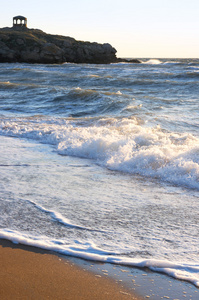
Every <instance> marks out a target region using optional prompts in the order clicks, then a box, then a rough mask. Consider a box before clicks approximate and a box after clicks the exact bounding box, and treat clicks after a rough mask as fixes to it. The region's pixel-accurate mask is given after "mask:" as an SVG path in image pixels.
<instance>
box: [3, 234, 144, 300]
mask: <svg viewBox="0 0 199 300" xmlns="http://www.w3.org/2000/svg"><path fill="white" fill-rule="evenodd" d="M0 264H1V268H0V298H1V299H2V300H4V299H10V300H11V299H20V300H21V299H57V300H58V299H60V300H61V299H67V300H69V299H71V300H72V299H73V300H75V299H81V300H84V299H107V300H108V299H114V300H117V299H118V300H120V299H121V300H122V299H129V300H130V299H134V300H138V299H140V300H141V299H143V298H141V297H139V296H138V295H136V294H133V293H132V291H130V290H128V289H126V288H124V287H122V286H121V285H120V284H117V283H116V282H115V281H114V280H113V279H110V278H106V277H105V276H101V275H97V274H96V275H95V274H93V273H91V272H89V271H88V270H85V269H83V268H81V267H79V266H78V265H76V264H74V263H73V262H72V261H71V260H69V259H67V258H62V257H61V256H59V255H57V254H56V253H54V252H50V251H45V250H42V249H38V248H35V247H31V246H24V245H21V244H13V243H12V242H10V241H7V240H3V239H1V240H0Z"/></svg>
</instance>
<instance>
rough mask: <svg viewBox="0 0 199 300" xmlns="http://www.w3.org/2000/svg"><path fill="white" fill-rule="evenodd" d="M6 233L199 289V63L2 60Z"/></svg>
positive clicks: (1, 191) (1, 171) (2, 228)
mask: <svg viewBox="0 0 199 300" xmlns="http://www.w3.org/2000/svg"><path fill="white" fill-rule="evenodd" d="M0 178H1V179H0V214H1V217H0V238H1V239H7V240H10V241H12V242H13V243H16V244H18V243H20V244H24V245H30V246H34V247H38V248H42V249H46V250H52V251H55V252H57V253H59V254H62V255H66V256H71V257H76V258H81V259H84V260H89V261H94V262H101V263H110V264H113V265H120V266H121V265H123V266H128V267H130V268H134V267H136V268H147V269H149V270H151V271H152V272H161V273H164V274H167V275H168V276H170V277H173V278H176V279H180V280H184V281H187V282H190V283H191V284H193V285H195V287H199V59H141V63H140V64H135V63H115V64H108V65H105V64H101V65H95V64H73V63H64V64H61V65H56V64H55V65H53V64H46V65H42V64H26V63H2V64H0Z"/></svg>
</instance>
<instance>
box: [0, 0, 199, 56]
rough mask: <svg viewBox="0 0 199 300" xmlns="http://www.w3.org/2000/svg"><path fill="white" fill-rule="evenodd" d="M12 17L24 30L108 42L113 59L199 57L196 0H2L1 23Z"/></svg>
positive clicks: (8, 22) (198, 5) (198, 0)
mask: <svg viewBox="0 0 199 300" xmlns="http://www.w3.org/2000/svg"><path fill="white" fill-rule="evenodd" d="M17 15H22V16H25V17H27V19H28V27H29V28H38V29H41V30H43V31H45V32H47V33H53V34H61V35H65V36H71V37H74V38H75V39H77V40H84V41H91V42H93V41H95V42H99V43H106V42H108V43H110V44H111V45H112V46H114V47H115V48H116V49H117V56H118V57H151V58H161V57H168V58H169V57H175V58H178V57H179V58H180V57H183V58H189V57H190V58H198V57H199V0H137V1H135V0H123V1H121V0H68V1H67V0H51V1H49V0H48V1H47V0H43V1H42V0H34V1H32V0H28V1H27V0H7V1H5V2H4V4H3V5H1V11H0V27H7V26H8V27H11V26H12V18H13V17H14V16H17Z"/></svg>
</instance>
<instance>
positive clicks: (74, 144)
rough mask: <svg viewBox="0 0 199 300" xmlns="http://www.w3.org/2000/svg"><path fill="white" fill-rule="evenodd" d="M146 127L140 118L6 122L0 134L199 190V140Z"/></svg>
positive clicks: (62, 153) (20, 120)
mask: <svg viewBox="0 0 199 300" xmlns="http://www.w3.org/2000/svg"><path fill="white" fill-rule="evenodd" d="M78 122H79V123H78ZM142 123H143V122H142V121H140V120H138V119H136V118H130V119H126V118H124V119H120V120H119V121H118V120H117V119H114V118H112V119H100V120H98V121H95V122H94V121H92V120H89V119H88V120H86V119H84V120H83V119H82V120H81V121H75V120H68V119H53V120H51V119H49V120H48V119H42V118H41V119H40V118H35V119H34V118H27V119H26V118H15V119H5V120H2V122H1V124H0V133H1V134H3V135H8V136H9V135H10V136H15V137H23V138H30V139H34V140H38V141H40V142H42V143H48V144H53V145H55V146H56V148H57V152H58V153H59V154H61V155H69V156H77V157H82V158H89V159H95V160H96V161H97V163H98V164H100V165H102V166H104V167H107V168H109V169H112V170H116V171H122V172H128V173H132V174H139V175H143V176H147V177H153V178H157V179H159V180H164V181H167V182H170V183H172V184H177V185H183V186H186V187H190V188H195V189H199V163H198V161H199V139H198V138H197V137H195V136H193V135H192V134H188V133H173V132H165V131H163V130H161V128H160V127H159V126H157V127H155V128H150V127H146V126H145V125H144V124H142ZM82 125H83V126H82Z"/></svg>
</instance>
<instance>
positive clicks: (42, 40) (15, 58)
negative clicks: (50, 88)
mask: <svg viewBox="0 0 199 300" xmlns="http://www.w3.org/2000/svg"><path fill="white" fill-rule="evenodd" d="M118 61H122V60H121V59H120V60H119V59H117V57H116V50H115V49H114V48H113V47H112V46H111V45H110V44H98V43H90V42H82V41H76V40H75V39H73V38H71V37H65V36H61V35H52V34H47V33H45V32H43V31H41V30H38V29H28V28H2V29H0V62H26V63H45V64H47V63H58V64H59V63H63V62H72V63H96V64H101V63H104V64H107V63H114V62H118ZM135 62H136V61H135ZM137 62H139V61H137Z"/></svg>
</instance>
